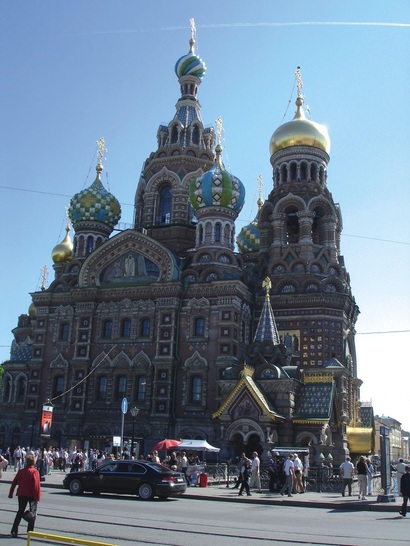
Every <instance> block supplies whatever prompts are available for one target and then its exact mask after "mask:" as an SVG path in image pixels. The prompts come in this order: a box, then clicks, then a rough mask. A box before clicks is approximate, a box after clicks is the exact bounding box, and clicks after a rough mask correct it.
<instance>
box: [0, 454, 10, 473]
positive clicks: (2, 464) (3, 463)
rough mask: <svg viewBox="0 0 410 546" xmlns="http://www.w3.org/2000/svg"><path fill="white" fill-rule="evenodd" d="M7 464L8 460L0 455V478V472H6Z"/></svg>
mask: <svg viewBox="0 0 410 546" xmlns="http://www.w3.org/2000/svg"><path fill="white" fill-rule="evenodd" d="M8 464H9V462H8V460H7V459H6V458H5V457H3V455H0V478H1V477H2V472H3V470H4V472H5V471H6V468H7V465H8Z"/></svg>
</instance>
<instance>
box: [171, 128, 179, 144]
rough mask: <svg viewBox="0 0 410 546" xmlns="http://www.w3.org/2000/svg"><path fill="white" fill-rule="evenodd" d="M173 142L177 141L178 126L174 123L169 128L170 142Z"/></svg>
mask: <svg viewBox="0 0 410 546" xmlns="http://www.w3.org/2000/svg"><path fill="white" fill-rule="evenodd" d="M175 142H178V128H177V126H176V125H174V126H173V127H172V130H171V144H174V143H175Z"/></svg>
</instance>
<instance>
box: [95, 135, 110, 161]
mask: <svg viewBox="0 0 410 546" xmlns="http://www.w3.org/2000/svg"><path fill="white" fill-rule="evenodd" d="M97 146H98V164H99V165H102V162H103V159H104V152H107V151H108V150H107V148H106V147H105V140H104V137H101V138H100V139H99V140H97Z"/></svg>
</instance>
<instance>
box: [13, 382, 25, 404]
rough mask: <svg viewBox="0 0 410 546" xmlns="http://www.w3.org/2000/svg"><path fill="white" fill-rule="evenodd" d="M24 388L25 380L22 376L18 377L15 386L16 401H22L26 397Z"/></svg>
mask: <svg viewBox="0 0 410 546" xmlns="http://www.w3.org/2000/svg"><path fill="white" fill-rule="evenodd" d="M26 390H27V381H26V379H25V378H24V377H20V378H19V380H18V382H17V388H16V400H17V401H18V402H23V401H24V399H25V397H26Z"/></svg>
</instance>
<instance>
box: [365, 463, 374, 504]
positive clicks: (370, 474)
mask: <svg viewBox="0 0 410 546" xmlns="http://www.w3.org/2000/svg"><path fill="white" fill-rule="evenodd" d="M366 464H367V468H368V469H369V472H368V473H367V494H368V495H369V496H370V495H373V474H374V467H373V465H372V461H371V460H370V459H366Z"/></svg>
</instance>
